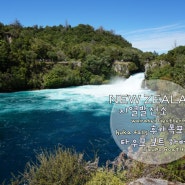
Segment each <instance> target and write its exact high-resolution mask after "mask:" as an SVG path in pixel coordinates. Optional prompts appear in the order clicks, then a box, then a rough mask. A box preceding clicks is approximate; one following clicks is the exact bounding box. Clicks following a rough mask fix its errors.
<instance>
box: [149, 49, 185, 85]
mask: <svg viewBox="0 0 185 185" xmlns="http://www.w3.org/2000/svg"><path fill="white" fill-rule="evenodd" d="M146 77H147V79H162V80H169V81H173V82H175V83H177V84H179V85H181V86H182V87H185V46H178V47H176V48H174V49H172V50H170V51H168V53H167V54H162V55H159V56H157V57H156V58H155V59H154V60H151V61H150V62H149V65H148V69H147V72H146Z"/></svg>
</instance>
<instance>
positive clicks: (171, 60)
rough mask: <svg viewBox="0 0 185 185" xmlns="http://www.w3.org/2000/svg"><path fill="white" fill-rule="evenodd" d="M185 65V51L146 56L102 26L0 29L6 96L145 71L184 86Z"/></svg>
mask: <svg viewBox="0 0 185 185" xmlns="http://www.w3.org/2000/svg"><path fill="white" fill-rule="evenodd" d="M116 61H117V62H118V65H119V66H118V67H117V69H116V67H115V64H116ZM120 65H122V68H125V69H124V70H123V69H122V68H121V67H120ZM184 65H185V46H179V47H176V48H174V49H172V50H170V51H169V52H168V53H167V54H162V55H158V54H157V53H156V52H155V51H154V52H142V51H141V50H139V49H137V48H133V47H132V45H131V43H129V42H128V41H127V40H125V39H124V38H123V37H122V36H120V35H116V34H115V33H114V31H112V30H111V31H107V30H105V29H104V28H103V27H101V26H100V27H99V28H98V29H95V28H93V27H92V26H90V25H84V24H79V25H78V26H75V27H71V26H70V25H69V24H67V23H66V24H65V25H58V26H45V27H42V26H38V25H34V26H32V27H24V26H22V25H21V23H20V22H19V21H18V20H15V21H14V22H13V23H12V24H9V25H4V24H3V23H0V92H11V91H19V90H29V89H43V88H60V87H68V86H76V85H85V84H102V83H106V82H107V81H108V80H110V78H111V77H113V76H117V75H121V76H125V77H128V76H129V75H131V74H133V73H135V72H139V71H145V74H146V78H147V79H165V80H171V81H174V82H176V83H178V84H180V85H182V86H184V82H185V72H184ZM119 70H120V71H119Z"/></svg>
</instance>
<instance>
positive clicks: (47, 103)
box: [0, 73, 144, 115]
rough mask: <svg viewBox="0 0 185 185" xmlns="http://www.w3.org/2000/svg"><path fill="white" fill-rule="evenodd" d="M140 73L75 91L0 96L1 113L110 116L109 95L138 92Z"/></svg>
mask: <svg viewBox="0 0 185 185" xmlns="http://www.w3.org/2000/svg"><path fill="white" fill-rule="evenodd" d="M143 79H144V73H138V74H135V75H132V76H130V77H129V78H128V79H120V80H115V81H114V82H113V81H112V82H111V83H110V84H105V85H84V86H78V87H70V88H61V89H48V90H47V89H46V90H37V91H25V92H18V93H10V94H7V96H8V97H6V95H3V97H4V98H5V99H1V102H0V105H1V103H2V109H1V110H0V113H1V112H11V111H31V110H47V109H48V110H56V111H62V110H65V111H82V110H84V111H86V110H87V111H91V110H92V111H95V110H96V109H97V113H96V114H97V115H100V114H101V113H100V109H103V110H104V111H102V113H103V112H104V113H105V114H106V113H110V105H109V95H119V94H126V93H130V94H133V93H136V92H138V91H141V84H142V81H143Z"/></svg>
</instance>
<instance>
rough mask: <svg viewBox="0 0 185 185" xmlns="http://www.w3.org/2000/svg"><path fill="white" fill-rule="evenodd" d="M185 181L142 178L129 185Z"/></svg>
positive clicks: (156, 184)
mask: <svg viewBox="0 0 185 185" xmlns="http://www.w3.org/2000/svg"><path fill="white" fill-rule="evenodd" d="M183 184H185V183H180V182H169V181H167V180H163V179H152V178H140V179H137V180H135V181H134V182H130V183H129V184H127V185H183Z"/></svg>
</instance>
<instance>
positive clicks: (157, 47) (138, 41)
mask: <svg viewBox="0 0 185 185" xmlns="http://www.w3.org/2000/svg"><path fill="white" fill-rule="evenodd" d="M119 34H121V35H122V36H123V37H124V38H126V39H127V40H128V41H129V42H131V43H132V45H133V47H136V48H139V49H141V50H143V51H157V52H158V53H164V52H167V51H168V50H170V49H172V48H173V47H174V43H176V44H177V45H185V25H183V24H172V25H165V26H161V27H153V28H145V29H138V30H133V31H130V32H119Z"/></svg>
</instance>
